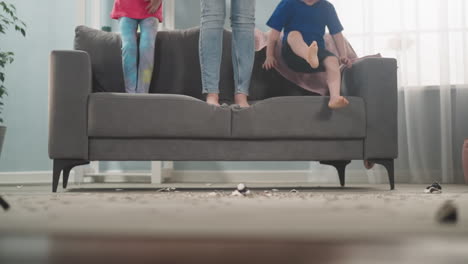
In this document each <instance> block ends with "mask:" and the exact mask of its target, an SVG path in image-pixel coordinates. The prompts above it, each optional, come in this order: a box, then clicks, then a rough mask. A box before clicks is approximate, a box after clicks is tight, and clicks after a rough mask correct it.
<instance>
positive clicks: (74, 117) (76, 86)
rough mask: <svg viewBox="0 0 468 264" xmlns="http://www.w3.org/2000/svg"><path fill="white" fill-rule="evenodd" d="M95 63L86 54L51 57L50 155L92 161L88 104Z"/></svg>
mask: <svg viewBox="0 0 468 264" xmlns="http://www.w3.org/2000/svg"><path fill="white" fill-rule="evenodd" d="M90 93H91V63H90V59H89V56H88V54H87V53H85V52H82V51H53V52H52V54H51V56H50V90H49V98H50V102H49V156H50V158H52V159H85V160H86V159H88V136H87V133H86V132H87V123H88V118H87V109H86V108H87V104H88V103H87V102H88V96H89V94H90Z"/></svg>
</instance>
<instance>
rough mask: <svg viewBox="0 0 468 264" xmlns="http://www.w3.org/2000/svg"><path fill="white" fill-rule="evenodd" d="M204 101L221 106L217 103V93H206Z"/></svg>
mask: <svg viewBox="0 0 468 264" xmlns="http://www.w3.org/2000/svg"><path fill="white" fill-rule="evenodd" d="M206 103H208V104H209V105H214V106H221V105H220V104H219V95H218V94H213V93H211V94H208V95H207V96H206Z"/></svg>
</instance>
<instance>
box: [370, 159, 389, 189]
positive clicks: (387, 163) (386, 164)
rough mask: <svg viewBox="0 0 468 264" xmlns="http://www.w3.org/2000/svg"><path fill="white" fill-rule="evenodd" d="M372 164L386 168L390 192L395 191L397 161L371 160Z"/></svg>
mask: <svg viewBox="0 0 468 264" xmlns="http://www.w3.org/2000/svg"><path fill="white" fill-rule="evenodd" d="M369 161H370V162H372V163H375V164H379V165H382V166H384V167H385V169H387V172H388V181H389V183H390V190H395V160H393V159H375V160H369Z"/></svg>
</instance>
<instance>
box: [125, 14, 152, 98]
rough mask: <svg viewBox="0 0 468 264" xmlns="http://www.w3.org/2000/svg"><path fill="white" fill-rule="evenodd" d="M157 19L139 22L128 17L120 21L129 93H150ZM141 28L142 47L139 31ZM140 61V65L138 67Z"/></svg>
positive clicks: (126, 86)
mask: <svg viewBox="0 0 468 264" xmlns="http://www.w3.org/2000/svg"><path fill="white" fill-rule="evenodd" d="M158 23H159V21H158V19H157V18H155V17H151V18H147V19H143V20H139V19H132V18H128V17H122V18H120V19H119V25H120V32H121V34H122V63H123V71H124V80H125V90H126V91H127V93H148V92H149V87H150V84H151V78H152V76H153V68H154V47H155V44H156V43H155V42H156V34H157V32H158ZM138 26H140V32H141V34H140V46H139V47H138V41H137V30H138ZM138 61H139V65H138Z"/></svg>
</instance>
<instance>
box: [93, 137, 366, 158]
mask: <svg viewBox="0 0 468 264" xmlns="http://www.w3.org/2000/svg"><path fill="white" fill-rule="evenodd" d="M89 147H90V160H110V161H114V160H115V161H127V160H129V161H139V160H145V161H151V160H161V161H314V160H317V161H321V160H356V159H357V160H359V159H362V158H363V141H362V140H315V141H312V140H258V141H253V140H192V139H133V140H125V139H90V142H89Z"/></svg>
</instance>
